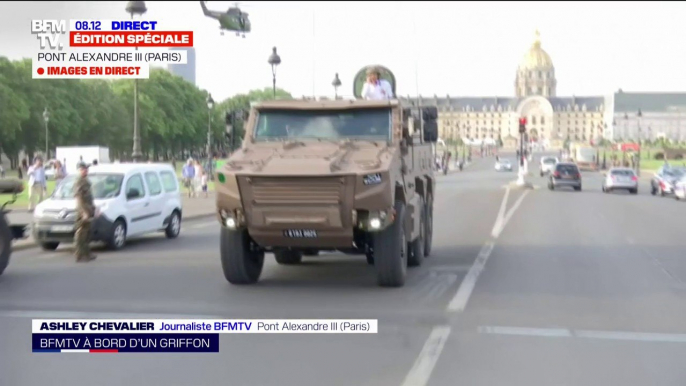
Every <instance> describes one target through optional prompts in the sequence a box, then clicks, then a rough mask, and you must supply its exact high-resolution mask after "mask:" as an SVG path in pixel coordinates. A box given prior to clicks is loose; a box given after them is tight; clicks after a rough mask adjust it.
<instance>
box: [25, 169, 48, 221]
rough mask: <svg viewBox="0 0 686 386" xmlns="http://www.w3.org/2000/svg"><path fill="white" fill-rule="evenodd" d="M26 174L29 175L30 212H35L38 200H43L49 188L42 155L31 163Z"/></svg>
mask: <svg viewBox="0 0 686 386" xmlns="http://www.w3.org/2000/svg"><path fill="white" fill-rule="evenodd" d="M26 175H27V176H28V177H29V212H33V209H34V208H35V207H36V200H38V203H40V202H41V201H43V195H44V194H45V193H47V190H48V187H47V184H46V181H45V168H44V167H43V160H42V159H41V158H40V157H36V160H35V163H34V164H33V165H31V167H30V168H29V170H28V172H27V173H26Z"/></svg>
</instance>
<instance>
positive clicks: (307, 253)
mask: <svg viewBox="0 0 686 386" xmlns="http://www.w3.org/2000/svg"><path fill="white" fill-rule="evenodd" d="M303 256H319V250H317V249H306V250H304V251H303Z"/></svg>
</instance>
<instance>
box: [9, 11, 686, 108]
mask: <svg viewBox="0 0 686 386" xmlns="http://www.w3.org/2000/svg"><path fill="white" fill-rule="evenodd" d="M233 4H234V3H232V2H225V1H209V2H207V6H208V8H210V9H212V10H220V11H225V10H227V9H228V8H229V7H230V6H232V5H233ZM146 5H147V8H148V12H147V13H146V14H145V15H143V17H142V18H143V19H147V20H157V21H158V22H159V23H164V24H165V25H168V26H169V27H170V28H172V27H173V28H175V29H181V30H192V31H194V34H195V36H194V40H195V49H196V60H197V63H196V83H197V85H198V87H200V88H202V89H206V90H208V91H210V92H211V93H212V95H213V96H214V98H215V100H221V99H224V98H227V97H230V96H232V95H235V94H238V93H246V92H247V91H249V90H251V89H255V88H263V87H270V86H271V82H272V73H271V67H270V66H269V64H268V63H267V59H268V58H269V55H270V54H271V50H272V47H277V51H278V53H279V55H280V56H281V61H282V62H281V65H279V66H278V68H277V74H276V82H277V87H281V88H283V89H285V90H287V91H289V92H291V94H293V95H294V96H303V95H306V96H312V95H317V96H333V94H334V89H333V87H332V86H331V82H332V81H333V79H334V75H335V74H336V73H338V74H339V77H340V79H341V82H342V86H341V88H340V89H339V95H344V96H351V95H352V78H353V77H354V76H355V73H357V71H358V70H359V69H360V68H362V67H363V66H365V65H368V64H381V65H384V66H386V67H388V68H390V69H391V70H392V71H393V72H394V74H395V76H396V80H397V82H398V84H397V91H398V94H400V95H403V96H405V95H412V96H415V95H417V94H418V93H419V94H421V95H422V96H433V95H438V96H441V97H445V96H446V95H450V96H453V97H459V96H489V97H493V96H501V97H507V96H513V95H514V80H515V72H516V69H517V66H518V64H519V63H520V61H521V60H522V58H523V56H524V54H525V53H526V52H527V51H528V49H529V47H530V46H531V44H532V42H533V40H534V33H535V31H536V30H537V29H538V30H539V31H540V34H541V41H542V47H543V49H544V50H545V51H546V52H548V54H549V55H550V56H551V58H552V60H553V64H554V65H555V74H556V77H557V85H558V86H557V94H558V95H559V96H572V95H576V96H587V95H609V94H611V93H613V92H615V91H617V90H618V89H620V88H621V89H623V90H624V91H626V92H629V91H635V92H639V91H641V92H669V91H672V92H678V91H686V66H685V64H686V23H684V22H683V18H684V15H686V2H656V1H653V2H257V1H245V2H240V3H239V5H240V7H241V8H242V9H243V11H245V12H248V13H249V16H250V21H251V23H252V32H251V33H249V34H247V35H246V38H241V37H237V36H235V34H232V33H230V32H227V33H226V34H225V35H224V36H221V35H220V30H219V23H218V21H216V20H213V19H209V18H206V17H205V16H204V15H203V13H202V10H201V8H200V4H198V2H197V1H189V2H156V1H155V2H153V1H147V2H146ZM125 6H126V2H125V1H112V2H90V1H89V2H59V1H56V2H1V3H0V56H6V57H9V58H10V59H19V58H22V57H30V56H32V55H33V54H34V52H35V51H36V50H37V48H38V41H37V40H36V38H35V36H33V35H31V33H30V21H31V20H32V19H43V18H45V19H47V18H50V19H64V20H69V19H79V18H87V19H115V18H119V17H121V18H122V19H123V20H127V19H130V16H129V15H128V14H127V13H126V11H125V10H124V8H125Z"/></svg>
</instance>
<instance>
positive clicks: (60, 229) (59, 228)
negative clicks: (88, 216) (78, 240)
mask: <svg viewBox="0 0 686 386" xmlns="http://www.w3.org/2000/svg"><path fill="white" fill-rule="evenodd" d="M73 230H74V227H73V226H71V225H55V226H53V227H50V231H52V232H56V233H69V232H71V231H73Z"/></svg>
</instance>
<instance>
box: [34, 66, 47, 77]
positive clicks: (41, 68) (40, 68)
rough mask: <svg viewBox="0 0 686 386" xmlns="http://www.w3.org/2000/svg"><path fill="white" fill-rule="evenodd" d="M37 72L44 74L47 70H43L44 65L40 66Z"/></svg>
mask: <svg viewBox="0 0 686 386" xmlns="http://www.w3.org/2000/svg"><path fill="white" fill-rule="evenodd" d="M36 72H38V75H43V73H44V72H45V70H43V67H38V70H37V71H36Z"/></svg>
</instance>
